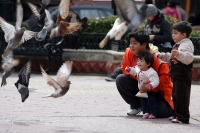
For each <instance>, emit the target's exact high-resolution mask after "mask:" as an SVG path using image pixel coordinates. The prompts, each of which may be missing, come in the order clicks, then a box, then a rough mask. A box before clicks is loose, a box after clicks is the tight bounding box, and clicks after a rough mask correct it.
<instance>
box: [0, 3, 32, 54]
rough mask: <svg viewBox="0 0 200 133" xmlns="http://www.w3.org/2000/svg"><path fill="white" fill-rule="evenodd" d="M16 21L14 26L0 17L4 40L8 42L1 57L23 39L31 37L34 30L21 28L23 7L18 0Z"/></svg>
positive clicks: (23, 40) (17, 45)
mask: <svg viewBox="0 0 200 133" xmlns="http://www.w3.org/2000/svg"><path fill="white" fill-rule="evenodd" d="M16 4H17V11H16V12H17V15H16V18H17V21H16V25H15V27H14V26H13V25H11V24H9V23H7V22H6V21H5V20H4V19H3V18H2V17H0V26H1V28H2V30H3V31H4V33H5V35H4V38H5V41H6V42H7V43H8V45H7V47H6V49H5V51H4V53H3V54H2V57H6V56H7V55H8V54H9V53H10V52H11V51H12V50H13V49H15V48H17V47H19V46H20V45H21V44H22V43H24V42H25V41H27V40H29V39H31V38H32V37H33V36H34V35H35V34H36V32H32V31H28V30H26V29H25V28H24V27H22V28H21V23H22V19H23V8H22V5H21V3H20V0H17V3H16Z"/></svg>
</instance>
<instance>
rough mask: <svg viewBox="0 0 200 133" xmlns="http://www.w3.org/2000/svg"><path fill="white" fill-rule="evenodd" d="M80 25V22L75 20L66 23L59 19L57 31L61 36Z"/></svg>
mask: <svg viewBox="0 0 200 133" xmlns="http://www.w3.org/2000/svg"><path fill="white" fill-rule="evenodd" d="M81 26H82V23H81V22H75V23H68V22H64V21H61V22H60V24H59V26H58V31H59V33H60V35H61V36H65V35H66V34H67V33H68V34H72V33H74V32H75V31H77V30H78V29H80V28H81Z"/></svg>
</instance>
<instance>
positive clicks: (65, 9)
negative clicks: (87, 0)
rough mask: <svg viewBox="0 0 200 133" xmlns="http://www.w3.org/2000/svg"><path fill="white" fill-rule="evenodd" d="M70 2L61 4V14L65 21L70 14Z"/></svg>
mask: <svg viewBox="0 0 200 133" xmlns="http://www.w3.org/2000/svg"><path fill="white" fill-rule="evenodd" d="M69 7H70V0H61V1H60V4H59V14H60V16H61V18H62V19H65V18H66V17H67V16H68V14H69Z"/></svg>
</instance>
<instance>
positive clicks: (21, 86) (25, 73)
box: [15, 60, 31, 102]
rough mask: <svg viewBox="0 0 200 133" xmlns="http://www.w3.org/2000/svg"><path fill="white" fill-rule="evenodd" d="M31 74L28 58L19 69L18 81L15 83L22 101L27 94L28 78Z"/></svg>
mask: <svg viewBox="0 0 200 133" xmlns="http://www.w3.org/2000/svg"><path fill="white" fill-rule="evenodd" d="M30 74H31V60H29V61H28V62H27V63H26V64H25V65H24V67H23V68H22V69H21V70H20V72H19V74H18V77H19V79H18V81H17V82H16V83H15V86H16V88H17V90H18V91H19V93H20V94H21V99H22V102H24V101H25V100H26V99H27V98H28V96H29V89H28V85H29V79H30Z"/></svg>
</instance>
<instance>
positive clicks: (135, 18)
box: [99, 0, 148, 48]
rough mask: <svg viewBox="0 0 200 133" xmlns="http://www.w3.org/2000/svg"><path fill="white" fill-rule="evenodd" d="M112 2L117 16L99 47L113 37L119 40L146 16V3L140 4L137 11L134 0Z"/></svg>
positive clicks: (137, 25) (135, 27)
mask: <svg viewBox="0 0 200 133" xmlns="http://www.w3.org/2000/svg"><path fill="white" fill-rule="evenodd" d="M114 2H115V4H116V10H117V15H118V16H119V18H117V19H116V20H115V23H114V25H113V27H112V29H111V30H110V31H109V32H108V33H107V35H106V36H105V38H104V39H103V40H102V41H101V42H100V44H99V47H100V48H103V47H104V46H105V45H106V44H107V42H108V41H109V40H111V39H113V38H115V40H121V38H122V36H125V35H126V34H127V33H129V32H130V31H133V30H135V29H137V28H138V27H139V26H140V25H141V24H142V23H143V21H144V20H145V17H146V9H147V7H148V6H147V5H146V4H144V5H142V7H141V8H140V9H139V11H138V9H137V7H136V4H135V0H114Z"/></svg>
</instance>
